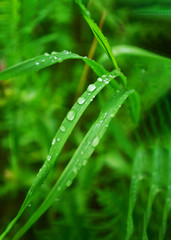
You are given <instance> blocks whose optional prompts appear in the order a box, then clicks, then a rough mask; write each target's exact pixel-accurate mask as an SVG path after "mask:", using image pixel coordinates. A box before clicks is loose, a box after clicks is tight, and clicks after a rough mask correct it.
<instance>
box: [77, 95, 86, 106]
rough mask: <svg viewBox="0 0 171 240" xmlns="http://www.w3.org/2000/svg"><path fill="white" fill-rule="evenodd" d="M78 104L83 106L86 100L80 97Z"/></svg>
mask: <svg viewBox="0 0 171 240" xmlns="http://www.w3.org/2000/svg"><path fill="white" fill-rule="evenodd" d="M77 102H78V104H83V103H84V102H85V98H83V97H79V98H78V100H77Z"/></svg>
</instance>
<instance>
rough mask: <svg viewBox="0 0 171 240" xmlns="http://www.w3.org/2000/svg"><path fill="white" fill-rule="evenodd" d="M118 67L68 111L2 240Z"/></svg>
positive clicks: (0, 237) (101, 78) (90, 88)
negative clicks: (88, 108) (84, 113)
mask: <svg viewBox="0 0 171 240" xmlns="http://www.w3.org/2000/svg"><path fill="white" fill-rule="evenodd" d="M118 73H119V71H118V69H116V70H114V71H112V72H111V73H108V74H106V75H103V76H102V77H100V78H98V79H97V81H96V82H95V83H94V84H90V85H89V86H88V88H87V90H86V91H85V92H84V93H83V94H82V96H81V97H80V98H78V100H77V102H76V103H75V104H74V105H73V107H72V108H71V110H70V111H69V112H68V114H67V116H66V118H65V119H64V120H63V122H62V124H61V126H60V128H59V130H58V131H57V133H56V135H55V137H54V139H53V141H52V145H51V148H50V151H49V155H48V156H47V159H46V161H45V162H44V164H43V166H42V167H41V169H40V170H39V173H38V174H37V176H36V178H35V180H34V182H33V184H32V186H31V188H30V190H29V192H28V194H27V196H26V198H25V200H24V202H23V204H22V206H21V208H20V210H19V212H18V214H17V216H16V217H15V218H14V219H13V221H12V222H11V223H10V224H9V225H8V226H7V228H6V230H5V231H4V232H3V234H2V235H1V236H0V240H2V239H3V237H4V236H5V235H6V234H7V233H8V232H9V230H10V229H11V228H12V226H13V225H14V224H15V222H16V221H17V220H18V219H19V217H20V216H21V214H22V213H23V211H24V210H25V209H26V207H27V206H28V205H29V204H30V202H31V201H32V199H33V198H34V196H35V194H36V193H37V192H38V190H39V189H40V187H41V185H42V183H43V182H44V180H45V179H46V177H47V175H48V174H49V172H50V170H51V169H52V167H53V165H54V163H55V162H56V159H57V157H58V155H59V154H60V152H61V150H62V148H63V146H64V144H65V142H66V141H67V139H68V137H69V135H70V134H71V132H72V130H73V128H74V127H75V125H76V124H77V122H78V120H79V119H80V117H81V115H82V114H83V112H84V111H85V109H86V108H87V106H88V105H89V104H90V103H91V101H92V100H93V99H94V98H95V96H96V95H97V94H98V93H99V92H100V91H101V89H103V88H104V87H105V86H106V85H107V84H108V83H109V82H110V81H111V80H112V79H113V78H115V77H117V76H118Z"/></svg>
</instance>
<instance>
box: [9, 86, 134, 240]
mask: <svg viewBox="0 0 171 240" xmlns="http://www.w3.org/2000/svg"><path fill="white" fill-rule="evenodd" d="M132 92H133V90H130V91H125V90H121V91H116V92H115V94H114V95H113V96H112V97H111V99H110V100H109V101H108V103H107V104H106V105H105V107H104V108H103V109H102V111H101V113H100V115H99V117H98V119H97V120H96V121H95V123H94V124H93V125H92V127H91V128H90V130H89V131H88V133H87V134H86V136H85V138H84V139H83V141H82V142H81V144H80V145H79V147H78V149H77V150H76V152H75V153H74V155H73V157H72V159H71V161H70V162H69V163H68V165H67V167H66V168H65V170H64V171H63V173H62V175H61V176H60V178H59V180H58V181H57V182H56V184H55V186H54V187H53V189H52V190H51V191H50V193H49V194H48V196H47V198H46V199H45V201H44V202H43V203H42V205H41V206H40V207H39V208H38V209H37V211H36V212H35V213H34V214H33V215H32V216H31V217H30V219H29V220H28V221H27V223H26V224H25V225H24V227H23V228H21V229H20V231H19V232H18V233H17V234H16V236H15V237H14V240H17V239H19V238H20V237H21V236H22V235H23V234H24V233H25V232H26V231H27V230H28V229H29V228H30V227H31V226H32V225H33V224H34V223H35V222H36V221H37V220H38V219H39V217H40V216H41V215H42V214H43V213H44V212H45V211H46V210H47V209H48V208H49V207H50V205H51V204H52V203H53V202H54V200H55V199H56V198H57V197H58V196H59V195H60V194H61V193H62V192H63V191H64V190H65V189H66V188H67V187H69V186H70V185H71V183H72V181H73V180H74V178H75V177H76V175H77V174H78V172H79V171H80V169H81V168H82V167H83V166H84V165H85V164H86V163H87V161H88V159H89V157H90V156H91V155H92V153H93V152H94V150H95V147H96V146H97V145H98V144H99V141H100V139H101V138H102V136H103V135H104V133H105V131H106V129H107V127H108V124H109V123H110V121H111V119H112V118H113V117H114V116H115V114H116V113H117V112H118V110H119V108H120V107H121V105H122V104H123V102H124V101H125V100H126V98H127V97H128V96H129V95H130V94H131V93H132ZM50 161H51V160H50Z"/></svg>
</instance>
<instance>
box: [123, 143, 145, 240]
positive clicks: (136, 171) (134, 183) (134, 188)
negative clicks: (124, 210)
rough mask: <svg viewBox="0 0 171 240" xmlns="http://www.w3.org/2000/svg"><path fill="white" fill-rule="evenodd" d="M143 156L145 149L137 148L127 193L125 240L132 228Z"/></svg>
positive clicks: (129, 235) (127, 238) (130, 233)
mask: <svg viewBox="0 0 171 240" xmlns="http://www.w3.org/2000/svg"><path fill="white" fill-rule="evenodd" d="M144 158H145V151H144V149H143V148H142V147H141V148H140V149H138V150H137V153H136V155H135V158H134V166H133V173H132V177H131V186H130V193H129V206H128V217H127V234H126V240H129V239H130V237H131V235H132V233H133V229H134V222H133V210H134V206H135V202H136V199H137V195H138V191H139V185H140V181H141V180H142V175H143V162H144Z"/></svg>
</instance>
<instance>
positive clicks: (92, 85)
mask: <svg viewBox="0 0 171 240" xmlns="http://www.w3.org/2000/svg"><path fill="white" fill-rule="evenodd" d="M95 89H96V86H95V85H94V84H90V85H89V86H88V88H87V91H88V92H93V91H94V90H95Z"/></svg>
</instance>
